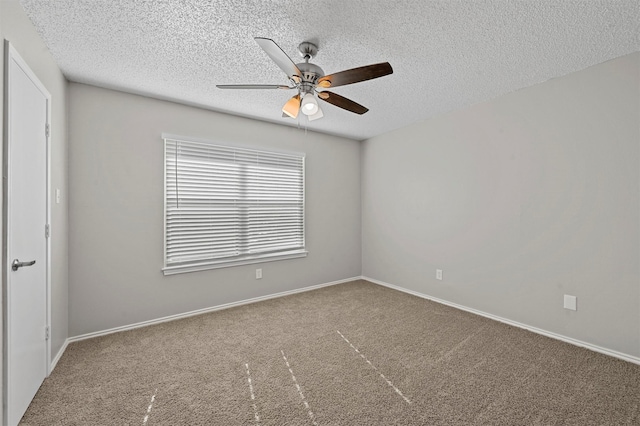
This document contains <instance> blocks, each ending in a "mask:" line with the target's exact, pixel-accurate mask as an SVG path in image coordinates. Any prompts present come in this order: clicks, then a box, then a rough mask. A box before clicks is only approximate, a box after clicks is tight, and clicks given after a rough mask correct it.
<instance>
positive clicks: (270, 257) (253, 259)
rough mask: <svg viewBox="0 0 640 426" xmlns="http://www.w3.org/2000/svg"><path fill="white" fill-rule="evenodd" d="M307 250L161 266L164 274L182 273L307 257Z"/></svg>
mask: <svg viewBox="0 0 640 426" xmlns="http://www.w3.org/2000/svg"><path fill="white" fill-rule="evenodd" d="M308 253H309V252H308V251H306V250H304V249H303V250H292V251H287V252H283V253H272V254H261V255H255V256H247V257H243V258H240V259H234V260H228V259H225V260H218V261H209V262H199V263H191V264H188V265H176V266H166V267H164V268H162V273H164V275H175V274H183V273H187V272H197V271H206V270H208V269H219V268H229V267H231V266H241V265H251V264H253V263H264V262H274V261H276V260H287V259H297V258H299V257H307V254H308Z"/></svg>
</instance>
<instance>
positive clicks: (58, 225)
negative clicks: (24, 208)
mask: <svg viewBox="0 0 640 426" xmlns="http://www.w3.org/2000/svg"><path fill="white" fill-rule="evenodd" d="M4 39H7V40H9V41H10V42H11V44H12V45H13V47H14V48H15V49H16V50H17V51H18V53H19V54H20V56H22V58H23V59H24V60H25V61H26V62H27V64H28V65H29V67H30V68H31V69H32V71H33V72H34V73H35V74H36V75H37V76H38V78H39V79H40V81H41V82H42V84H44V85H45V87H46V88H47V90H48V91H49V93H51V98H52V108H51V194H50V195H51V197H52V199H55V197H54V194H55V190H56V188H59V189H60V192H61V201H60V204H55V203H54V204H52V205H51V260H52V265H51V321H52V322H51V339H52V340H51V354H52V357H55V356H56V355H57V353H58V352H59V351H60V349H61V348H62V346H63V345H64V342H65V340H66V339H67V337H68V326H67V325H68V310H67V303H68V287H67V283H68V268H67V263H68V238H67V236H68V221H67V218H68V202H67V200H68V198H67V193H68V192H67V109H66V108H67V107H66V105H67V81H66V79H65V78H64V76H63V75H62V73H61V72H60V69H59V68H58V66H57V65H56V63H55V62H54V61H53V58H52V57H51V55H50V54H49V51H48V50H47V48H46V46H45V45H44V43H43V42H42V40H41V39H40V37H39V35H38V33H37V32H36V30H35V28H34V27H33V25H32V24H31V21H30V20H29V18H28V17H27V15H26V13H25V12H24V10H23V9H22V6H20V4H19V3H18V1H15V0H2V1H0V40H1V41H2V43H1V45H0V53H1V54H2V58H3V59H2V62H3V63H4ZM3 72H4V67H0V86H2V89H3V90H2V92H3V93H4V76H3ZM2 108H3V105H2V104H1V103H0V123H2V121H1V120H2V117H3V113H2ZM0 127H1V126H0ZM2 135H4V131H3V132H2ZM1 155H2V152H1V150H0V156H1ZM1 165H2V161H0V167H2V166H1ZM1 202H2V200H0V203H1ZM0 212H2V209H0ZM0 214H1V213H0ZM1 226H2V221H1V220H0V227H1ZM2 267H3V265H0V268H2Z"/></svg>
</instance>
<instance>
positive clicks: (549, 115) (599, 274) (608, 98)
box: [361, 53, 640, 357]
mask: <svg viewBox="0 0 640 426" xmlns="http://www.w3.org/2000/svg"><path fill="white" fill-rule="evenodd" d="M639 117H640V54H638V53H634V54H631V55H628V56H625V57H621V58H618V59H615V60H612V61H609V62H606V63H603V64H600V65H597V66H594V67H591V68H588V69H586V70H583V71H580V72H576V73H573V74H570V75H568V76H565V77H562V78H558V79H554V80H551V81H548V82H545V83H543V84H540V85H536V86H533V87H530V88H527V89H523V90H520V91H517V92H514V93H511V94H509V95H506V96H503V97H500V98H498V99H495V100H492V101H490V102H487V103H483V104H480V105H476V106H474V107H471V108H469V109H466V110H463V111H457V112H451V113H448V114H445V115H443V116H439V117H436V118H434V119H432V120H427V121H423V122H420V123H417V124H414V125H411V126H409V127H406V128H403V129H400V130H397V131H394V132H391V133H388V134H385V135H382V136H379V137H376V138H373V139H370V140H368V141H366V142H365V143H364V144H363V148H362V158H361V163H362V213H363V215H362V235H363V246H362V250H363V275H365V276H368V277H371V278H373V279H377V280H380V281H383V282H387V283H390V284H394V285H397V286H401V287H404V288H407V289H410V290H413V291H417V292H420V293H422V294H426V295H430V296H432V297H436V298H440V299H444V300H446V301H449V302H452V303H457V304H460V305H463V306H466V307H469V308H473V309H477V310H480V311H484V312H486V313H489V314H493V315H497V316H500V317H503V318H506V319H509V320H513V321H518V322H521V323H524V324H527V325H529V326H533V327H538V328H540V329H543V330H547V331H550V332H554V333H558V334H561V335H564V336H567V337H571V338H575V339H579V340H581V341H584V342H588V343H591V344H595V345H599V346H601V347H604V348H607V349H613V350H615V351H619V352H622V353H625V354H628V355H632V356H636V357H637V356H640V276H639V271H638V268H639V266H638V265H639V262H638V260H639V259H640V252H639V238H640V232H639V219H640V212H639V206H640V198H639V185H640V176H639V171H640V167H639V158H640V157H639V146H640V127H639ZM436 268H438V269H443V271H444V280H443V281H437V280H436V279H435V270H436ZM564 294H571V295H575V296H577V297H578V311H577V312H572V311H568V310H565V309H563V295H564Z"/></svg>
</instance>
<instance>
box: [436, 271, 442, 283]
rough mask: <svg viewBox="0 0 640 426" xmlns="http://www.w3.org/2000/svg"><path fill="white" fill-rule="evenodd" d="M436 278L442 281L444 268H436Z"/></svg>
mask: <svg viewBox="0 0 640 426" xmlns="http://www.w3.org/2000/svg"><path fill="white" fill-rule="evenodd" d="M436 280H440V281H442V269H436Z"/></svg>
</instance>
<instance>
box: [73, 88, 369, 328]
mask: <svg viewBox="0 0 640 426" xmlns="http://www.w3.org/2000/svg"><path fill="white" fill-rule="evenodd" d="M69 99H70V104H69V117H70V122H69V139H70V142H69V143H70V150H69V152H70V155H69V176H70V193H71V199H70V221H71V223H72V224H73V226H72V227H71V229H70V234H69V238H70V254H69V256H70V271H69V274H70V283H69V286H70V290H69V332H70V335H71V336H77V335H81V334H85V333H89V332H95V331H101V330H105V329H109V328H113V327H118V326H123V325H129V324H133V323H137V322H141V321H146V320H152V319H156V318H160V317H164V316H168V315H173V314H180V313H184V312H188V311H192V310H196V309H201V308H207V307H212V306H217V305H221V304H224V303H230V302H236V301H240V300H245V299H249V298H253V297H258V296H263V295H268V294H273V293H277V292H282V291H288V290H293V289H297V288H302V287H307V286H312V285H316V284H323V283H327V282H332V281H336V280H341V279H346V278H351V277H357V276H359V275H360V271H361V252H360V247H361V235H360V229H361V228H360V198H359V196H358V194H359V193H360V165H359V164H360V146H359V142H357V141H353V140H349V139H343V138H338V137H333V136H326V135H320V134H317V133H313V132H308V133H306V134H305V132H304V130H299V129H295V128H289V127H284V126H279V125H275V124H270V123H264V122H260V121H255V120H250V119H247V118H240V117H234V116H230V115H225V114H220V113H216V112H212V111H205V110H202V109H198V108H193V107H189V106H184V105H178V104H174V103H171V102H166V101H160V100H155V99H150V98H145V97H141V96H136V95H130V94H124V93H121V92H116V91H112V90H106V89H100V88H96V87H92V86H87V85H82V84H75V83H70V85H69ZM163 132H167V133H172V134H177V135H184V136H190V137H197V138H204V139H209V140H213V141H224V142H235V143H243V144H249V145H253V146H258V147H264V148H270V147H271V148H275V149H284V150H290V151H297V152H305V153H306V218H305V221H306V241H307V247H308V251H309V255H308V256H307V257H306V258H301V259H293V260H283V261H277V262H268V263H262V264H257V265H247V266H238V267H231V268H223V269H216V270H209V271H203V272H193V273H186V274H178V275H173V276H167V277H165V276H164V275H163V274H162V271H161V268H162V266H163V257H162V256H163V206H164V204H163V176H164V175H163V167H164V165H163V149H164V148H163V141H162V139H161V134H162V133H163ZM256 268H262V270H263V278H262V279H261V280H256V279H255V269H256Z"/></svg>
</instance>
